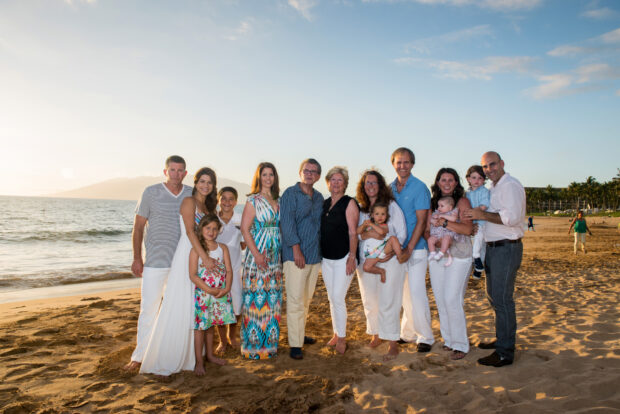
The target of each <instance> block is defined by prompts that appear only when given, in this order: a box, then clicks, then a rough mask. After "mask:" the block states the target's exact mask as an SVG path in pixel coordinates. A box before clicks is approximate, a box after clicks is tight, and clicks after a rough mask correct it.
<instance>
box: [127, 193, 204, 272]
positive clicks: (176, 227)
mask: <svg viewBox="0 0 620 414" xmlns="http://www.w3.org/2000/svg"><path fill="white" fill-rule="evenodd" d="M191 196H192V187H189V186H187V185H184V186H183V189H182V190H181V192H180V193H179V194H178V195H174V194H172V193H171V192H170V190H168V188H167V187H166V186H165V185H164V184H163V183H159V184H155V185H151V186H149V187H146V189H145V190H144V192H143V193H142V198H140V201H139V202H138V205H137V206H136V214H137V215H139V216H142V217H144V218H146V229H145V236H144V248H145V250H146V259H145V260H144V266H145V267H154V268H166V267H170V264H171V263H172V257H173V256H174V251H175V250H176V248H177V244H178V243H179V238H180V237H181V224H180V223H181V222H180V219H179V217H180V209H181V203H182V202H183V200H184V199H185V198H186V197H191Z"/></svg>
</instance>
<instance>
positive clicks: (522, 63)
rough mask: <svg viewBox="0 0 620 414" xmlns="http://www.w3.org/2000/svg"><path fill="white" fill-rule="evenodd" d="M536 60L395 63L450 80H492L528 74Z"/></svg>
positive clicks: (505, 58) (502, 58) (406, 60)
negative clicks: (499, 76)
mask: <svg viewBox="0 0 620 414" xmlns="http://www.w3.org/2000/svg"><path fill="white" fill-rule="evenodd" d="M534 60H535V59H534V58H532V57H529V56H491V57H487V58H484V59H483V60H481V61H478V62H458V61H450V60H433V59H419V58H400V59H395V60H394V62H396V63H399V64H407V65H412V66H424V67H428V68H432V69H435V70H436V71H437V74H438V76H440V77H443V78H449V79H459V80H467V79H480V80H491V79H493V75H496V74H498V73H528V72H529V66H530V64H531V63H532V62H533V61H534Z"/></svg>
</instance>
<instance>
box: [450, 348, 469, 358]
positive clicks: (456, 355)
mask: <svg viewBox="0 0 620 414" xmlns="http://www.w3.org/2000/svg"><path fill="white" fill-rule="evenodd" d="M466 356H467V354H466V353H465V352H463V351H457V350H456V349H455V350H454V351H452V355H450V359H451V360H453V361H457V360H459V359H463V358H465V357H466Z"/></svg>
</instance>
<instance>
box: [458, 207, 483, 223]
mask: <svg viewBox="0 0 620 414" xmlns="http://www.w3.org/2000/svg"><path fill="white" fill-rule="evenodd" d="M463 217H466V218H470V219H472V220H485V217H484V211H482V210H480V208H478V207H476V208H468V209H466V210H463Z"/></svg>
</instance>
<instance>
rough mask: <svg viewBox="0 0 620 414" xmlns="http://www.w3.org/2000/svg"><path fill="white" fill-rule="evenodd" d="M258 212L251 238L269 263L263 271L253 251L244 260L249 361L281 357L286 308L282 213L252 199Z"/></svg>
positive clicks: (244, 350)
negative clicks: (283, 301)
mask: <svg viewBox="0 0 620 414" xmlns="http://www.w3.org/2000/svg"><path fill="white" fill-rule="evenodd" d="M247 202H248V203H251V204H252V206H253V207H254V210H255V211H256V217H255V218H254V221H253V223H252V226H251V227H250V234H251V235H252V238H253V239H254V243H255V244H256V248H257V249H258V251H259V252H261V253H262V254H264V255H265V256H266V259H267V264H268V269H267V270H266V271H262V270H259V269H258V267H257V266H256V262H255V261H254V255H252V252H250V249H246V253H245V257H244V260H243V271H242V283H243V313H242V316H241V354H242V355H243V356H244V357H245V358H249V359H264V358H271V357H273V356H275V355H277V352H278V341H279V339H280V318H281V316H280V314H281V307H282V261H281V256H280V246H281V238H280V209H279V206H278V208H277V209H276V210H275V211H274V209H273V207H272V206H271V204H269V202H268V201H267V200H266V199H265V198H264V197H263V196H261V195H260V194H252V195H251V196H249V197H248V200H247Z"/></svg>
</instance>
